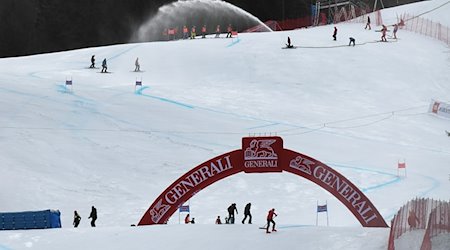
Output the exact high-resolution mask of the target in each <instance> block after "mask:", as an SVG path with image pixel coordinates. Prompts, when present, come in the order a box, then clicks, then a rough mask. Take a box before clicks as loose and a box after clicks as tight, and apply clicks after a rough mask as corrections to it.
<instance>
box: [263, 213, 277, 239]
mask: <svg viewBox="0 0 450 250" xmlns="http://www.w3.org/2000/svg"><path fill="white" fill-rule="evenodd" d="M276 216H277V214H276V213H275V208H272V209H270V210H269V213H268V214H267V227H266V233H268V234H270V232H269V227H270V223H272V224H273V226H272V232H276V231H277V230H276V229H275V221H273V217H276Z"/></svg>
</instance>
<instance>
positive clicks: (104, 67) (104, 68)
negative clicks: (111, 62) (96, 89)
mask: <svg viewBox="0 0 450 250" xmlns="http://www.w3.org/2000/svg"><path fill="white" fill-rule="evenodd" d="M107 70H108V65H107V64H106V58H105V59H103V62H102V73H108V72H107Z"/></svg>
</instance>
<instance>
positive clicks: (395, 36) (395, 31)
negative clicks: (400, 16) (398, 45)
mask: <svg viewBox="0 0 450 250" xmlns="http://www.w3.org/2000/svg"><path fill="white" fill-rule="evenodd" d="M397 31H398V24H394V31H393V32H392V33H393V36H394V39H397Z"/></svg>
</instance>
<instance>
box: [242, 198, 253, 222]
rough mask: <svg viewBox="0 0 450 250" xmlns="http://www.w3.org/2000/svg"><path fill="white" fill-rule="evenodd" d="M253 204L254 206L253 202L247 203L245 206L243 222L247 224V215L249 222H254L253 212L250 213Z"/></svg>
mask: <svg viewBox="0 0 450 250" xmlns="http://www.w3.org/2000/svg"><path fill="white" fill-rule="evenodd" d="M251 206H252V204H251V203H247V205H245V208H244V219H243V220H242V224H245V220H246V219H247V216H248V217H249V219H248V224H252V214H251V213H250V207H251Z"/></svg>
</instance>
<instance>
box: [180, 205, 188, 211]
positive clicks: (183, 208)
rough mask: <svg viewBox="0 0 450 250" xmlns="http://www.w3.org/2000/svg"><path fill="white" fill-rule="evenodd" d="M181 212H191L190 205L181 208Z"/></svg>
mask: <svg viewBox="0 0 450 250" xmlns="http://www.w3.org/2000/svg"><path fill="white" fill-rule="evenodd" d="M180 212H189V205H187V206H181V207H180Z"/></svg>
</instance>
